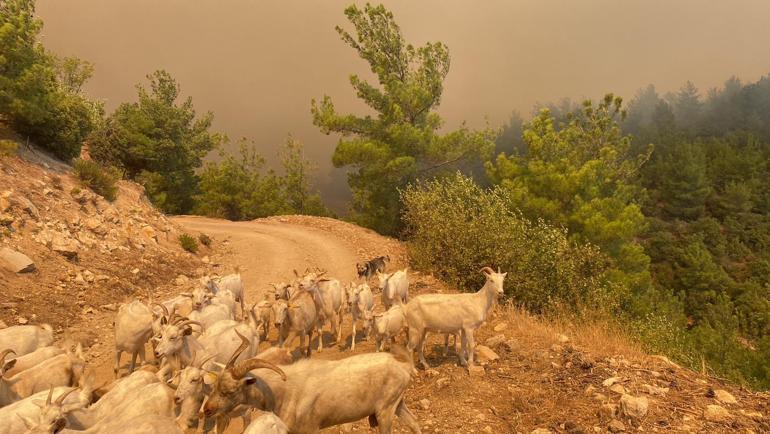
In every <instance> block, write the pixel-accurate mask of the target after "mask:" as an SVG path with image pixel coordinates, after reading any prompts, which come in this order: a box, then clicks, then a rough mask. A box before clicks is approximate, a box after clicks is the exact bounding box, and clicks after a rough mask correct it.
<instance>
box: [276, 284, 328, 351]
mask: <svg viewBox="0 0 770 434" xmlns="http://www.w3.org/2000/svg"><path fill="white" fill-rule="evenodd" d="M319 297H320V296H319V294H318V292H317V291H312V292H305V291H300V292H298V293H297V294H295V295H294V297H292V298H291V300H289V302H288V303H287V304H286V309H285V313H281V312H278V315H279V316H277V317H276V321H278V320H279V319H280V321H281V328H280V330H279V333H280V338H279V346H280V347H281V348H283V347H284V346H286V345H291V343H292V342H293V341H294V338H295V337H296V336H297V335H299V348H300V351H302V348H303V347H304V346H305V337H307V338H308V343H307V352H306V355H307V357H310V351H311V350H310V347H311V346H312V345H311V343H312V341H313V330H314V329H318V331H319V338H318V351H321V350H322V349H323V339H322V338H321V333H320V330H321V326H322V325H323V322H322V321H321V318H320V315H319V310H318V308H317V307H316V306H318V305H320V304H321V303H322V302H321V301H320V300H319Z"/></svg>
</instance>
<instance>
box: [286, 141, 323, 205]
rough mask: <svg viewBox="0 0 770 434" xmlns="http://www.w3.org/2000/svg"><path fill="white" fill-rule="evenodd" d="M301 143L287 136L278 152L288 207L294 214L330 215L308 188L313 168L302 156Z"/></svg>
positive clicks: (317, 196)
mask: <svg viewBox="0 0 770 434" xmlns="http://www.w3.org/2000/svg"><path fill="white" fill-rule="evenodd" d="M303 148H304V147H303V145H302V143H301V142H300V141H299V140H296V139H294V138H293V137H291V136H289V138H288V139H286V143H285V144H284V147H283V149H282V150H281V152H280V158H281V165H282V166H283V176H282V177H281V185H282V187H283V189H284V191H285V196H286V201H287V202H288V206H289V208H291V209H292V211H293V212H294V213H296V214H305V215H321V216H325V215H331V212H330V211H329V210H328V209H327V208H326V206H325V205H324V204H323V201H322V200H321V196H319V195H318V193H313V192H311V190H310V175H311V173H312V172H313V170H314V169H315V168H314V167H313V165H312V164H311V163H310V162H309V161H307V160H305V159H304V158H303Z"/></svg>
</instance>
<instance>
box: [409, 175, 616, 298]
mask: <svg viewBox="0 0 770 434" xmlns="http://www.w3.org/2000/svg"><path fill="white" fill-rule="evenodd" d="M401 198H402V201H403V204H404V214H403V219H404V223H405V225H406V235H407V238H408V246H409V253H410V255H411V257H412V259H413V262H414V263H415V265H416V266H417V267H418V268H423V269H427V270H430V271H432V272H435V273H437V274H438V275H440V276H441V277H442V278H444V279H446V280H448V281H450V282H452V283H454V284H456V285H457V286H459V287H460V288H461V289H465V290H471V291H475V290H477V289H478V288H480V287H481V285H482V284H483V276H482V275H481V273H479V271H478V270H479V269H480V268H481V267H483V266H491V267H493V268H497V267H500V269H501V270H503V271H507V272H508V277H507V279H506V282H505V283H506V285H505V290H506V294H507V295H509V296H511V297H512V298H513V299H515V300H516V301H517V302H519V303H522V304H523V305H525V306H526V307H527V308H528V309H531V310H533V311H536V312H542V311H546V310H549V309H551V308H556V307H560V308H562V307H568V308H571V309H573V310H575V311H577V312H579V311H582V310H584V309H590V310H595V308H596V307H599V308H601V309H604V310H607V311H611V310H614V308H615V307H616V306H617V304H618V302H619V299H620V296H619V294H617V290H616V289H614V288H613V287H612V286H611V285H608V284H606V282H605V279H604V278H605V273H604V271H605V269H606V268H607V264H608V263H607V259H606V257H605V256H604V255H603V254H601V253H600V252H599V250H598V249H597V248H595V247H592V246H578V245H575V244H574V243H571V242H570V241H569V240H568V239H567V234H566V231H564V230H562V229H556V228H553V227H550V226H548V225H546V224H545V223H543V222H542V221H538V222H530V221H529V220H527V219H525V218H523V217H522V216H521V214H520V213H519V212H518V211H516V210H515V209H513V208H512V206H511V203H512V201H511V198H510V197H509V194H508V193H507V192H506V191H505V190H503V189H500V188H495V189H492V190H485V189H482V188H481V187H479V186H478V185H476V184H475V183H474V182H473V180H472V179H470V178H468V177H465V176H463V175H461V174H457V175H456V176H453V177H449V178H446V179H441V180H436V181H431V182H427V183H422V184H418V185H412V186H409V187H407V189H406V190H405V191H403V192H402V194H401Z"/></svg>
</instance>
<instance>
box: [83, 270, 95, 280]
mask: <svg viewBox="0 0 770 434" xmlns="http://www.w3.org/2000/svg"><path fill="white" fill-rule="evenodd" d="M83 278H84V279H85V280H86V282H88V283H91V282H93V281H94V280H96V276H94V273H92V272H90V271H88V270H84V271H83Z"/></svg>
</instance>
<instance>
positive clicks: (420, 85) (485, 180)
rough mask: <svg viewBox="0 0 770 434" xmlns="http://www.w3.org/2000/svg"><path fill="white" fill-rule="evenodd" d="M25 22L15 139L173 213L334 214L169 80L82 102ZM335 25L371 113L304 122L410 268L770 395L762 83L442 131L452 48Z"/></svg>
mask: <svg viewBox="0 0 770 434" xmlns="http://www.w3.org/2000/svg"><path fill="white" fill-rule="evenodd" d="M34 8H35V4H34V1H33V0H0V121H2V122H3V123H5V124H6V125H8V126H9V127H10V128H12V129H13V130H14V131H15V132H16V133H17V134H19V135H20V136H22V137H25V138H28V140H29V141H31V142H34V143H36V144H37V145H38V146H41V147H43V148H45V149H47V150H48V151H50V152H51V153H52V154H53V155H55V156H57V157H59V158H61V159H62V160H65V161H72V160H73V159H77V158H78V156H79V155H80V150H81V146H83V145H84V144H87V146H88V151H89V154H90V156H91V158H92V159H93V161H94V162H96V163H97V164H98V165H99V166H100V167H101V168H102V169H101V170H104V171H105V172H106V173H114V174H116V175H115V177H123V178H126V179H132V180H135V181H137V182H139V183H140V184H142V185H143V186H144V188H145V190H146V193H147V195H148V197H149V199H150V200H151V201H152V202H153V203H154V204H155V205H156V206H157V207H159V208H160V209H161V210H163V211H164V212H166V213H169V214H190V213H195V214H201V215H207V216H213V217H221V218H227V219H232V220H247V219H254V218H258V217H263V216H268V215H278V214H313V215H331V214H332V213H331V212H330V211H329V210H328V208H327V207H326V206H325V205H324V204H323V202H322V201H321V199H320V196H319V195H318V193H317V191H315V189H314V187H313V185H312V179H313V170H314V165H313V163H312V162H310V161H308V160H307V159H306V158H305V156H304V153H303V149H304V148H303V144H302V143H300V142H299V141H298V140H296V139H294V138H292V137H288V138H287V140H286V143H285V144H284V145H283V146H282V147H281V151H280V152H281V153H280V162H281V170H279V171H274V170H272V169H268V168H267V167H266V165H265V160H264V158H263V156H261V155H259V154H257V153H256V151H255V150H254V148H253V147H252V146H251V145H250V141H249V139H242V140H240V141H239V142H238V149H239V152H238V153H236V154H230V153H227V152H225V151H224V149H225V148H226V147H225V146H224V145H225V144H227V143H229V141H230V139H229V138H228V137H227V136H226V135H225V134H222V133H220V132H216V131H214V129H213V128H212V121H213V117H214V114H213V113H210V112H206V113H199V112H197V111H196V109H195V106H194V104H193V99H192V98H190V97H188V98H183V97H181V95H182V93H181V85H180V83H178V82H177V81H176V80H175V78H174V77H172V76H171V75H170V74H169V73H168V72H165V71H162V70H159V71H155V72H151V73H150V74H149V75H148V76H147V77H146V79H145V80H144V81H141V82H140V83H139V84H137V86H136V92H137V93H136V96H137V99H136V101H133V102H124V103H122V104H120V105H119V106H118V107H117V108H116V109H115V110H114V111H113V112H112V113H105V110H104V107H103V105H102V104H101V103H100V102H97V100H95V99H93V98H91V97H89V96H88V95H87V94H86V92H85V91H84V90H83V87H84V84H85V83H87V81H88V79H89V78H90V76H91V75H92V74H93V66H92V65H91V64H89V63H88V62H87V61H84V60H81V59H77V58H61V57H59V56H57V55H55V54H54V53H52V52H50V51H49V50H47V49H46V48H45V47H44V46H43V45H42V43H41V42H40V34H41V30H42V25H43V23H42V21H41V20H40V19H39V18H37V17H36V15H35V9H34ZM344 15H345V17H346V18H347V24H346V25H345V26H343V25H341V26H339V27H337V28H336V30H337V32H338V34H339V37H340V39H341V43H343V44H347V45H348V46H350V48H351V49H352V50H354V51H355V52H356V54H357V55H358V56H359V57H360V58H361V60H362V61H363V62H366V63H367V64H368V66H369V69H370V70H371V72H372V77H374V80H375V82H369V81H367V80H366V79H365V78H364V77H360V76H358V75H351V76H350V84H351V86H352V88H353V89H352V91H353V92H354V93H355V94H356V95H357V96H358V97H359V98H360V99H361V101H362V102H363V103H365V104H366V105H367V106H368V108H369V110H367V112H366V113H340V112H339V111H338V109H337V107H336V106H335V104H334V102H333V96H330V95H319V97H318V98H317V99H314V100H313V101H311V102H310V105H309V110H310V114H311V117H312V122H313V124H314V125H315V126H317V127H318V128H319V130H320V131H321V132H323V133H325V134H334V135H338V136H339V137H340V140H339V142H338V144H337V146H336V149H335V150H334V153H333V155H332V162H333V164H334V165H335V167H338V168H341V169H344V170H346V173H347V174H348V184H349V187H350V189H351V192H352V200H351V203H350V207H349V213H348V214H347V215H346V216H345V218H346V219H348V220H350V221H352V222H355V223H357V224H359V225H362V226H365V227H368V228H372V229H374V230H376V231H378V232H380V233H383V234H388V235H394V236H398V237H401V238H403V239H405V240H406V241H407V242H408V243H409V246H410V252H411V255H412V257H413V260H414V262H415V263H416V264H418V266H419V267H420V268H423V269H425V270H429V271H432V272H435V273H436V274H438V275H439V276H442V277H443V278H445V279H446V280H448V281H450V282H453V283H454V284H455V285H457V286H458V287H460V288H471V287H473V285H475V284H477V283H478V281H476V280H475V279H476V278H475V277H471V276H475V275H476V273H475V271H476V270H478V268H479V267H480V266H481V265H482V264H483V265H492V266H494V267H501V268H504V269H506V270H508V271H509V272H510V276H511V278H509V279H508V280H507V281H506V291H507V294H508V296H509V297H510V298H512V299H513V300H514V301H515V302H516V303H519V304H522V305H524V306H525V307H527V308H528V309H530V310H532V311H536V312H540V313H543V314H546V315H547V314H555V313H559V314H564V313H565V312H566V313H568V314H569V315H573V316H575V317H576V318H580V317H588V316H594V315H600V316H602V317H605V318H611V319H612V320H613V321H614V322H615V323H616V324H617V325H618V327H621V328H623V329H624V330H626V331H627V333H628V334H629V336H631V337H633V338H634V339H637V340H638V341H639V342H641V343H642V344H643V345H645V346H646V347H647V348H648V349H649V350H650V351H655V352H661V353H665V354H667V355H669V356H671V357H672V358H674V359H675V360H677V361H679V362H680V363H684V364H686V365H688V366H690V367H694V368H696V369H708V370H710V371H711V372H712V373H714V374H716V375H719V376H722V377H726V378H729V379H730V380H733V381H736V382H740V383H744V384H747V385H750V386H752V387H755V388H760V389H767V388H770V184H769V183H768V182H767V180H768V179H769V178H770V75H768V76H764V77H762V78H760V79H759V80H757V81H756V82H743V81H741V80H740V79H739V78H737V77H730V78H728V79H727V80H726V81H725V82H724V85H722V86H721V87H719V88H715V89H708V90H704V89H698V88H697V87H696V86H695V85H694V84H692V83H690V82H687V83H685V84H684V85H683V86H682V87H681V88H680V89H679V90H677V91H675V92H671V93H662V94H661V93H659V92H658V90H657V89H656V87H655V86H654V85H651V84H650V85H646V84H645V83H640V86H642V87H641V88H640V90H639V91H638V92H637V93H636V94H635V95H633V96H631V97H630V98H622V97H621V96H618V95H615V94H612V93H608V94H606V95H603V96H602V95H597V98H596V99H594V100H586V101H579V102H576V101H572V100H569V99H564V100H561V101H556V102H553V103H547V104H541V105H538V106H536V107H534V108H533V110H532V112H531V113H529V114H524V115H522V114H519V113H516V112H514V113H513V114H512V115H511V117H510V119H509V121H508V122H507V123H506V124H505V125H502V126H499V127H498V126H493V125H488V126H486V127H485V128H482V129H473V128H470V127H468V126H466V125H461V126H460V127H459V128H456V129H451V128H448V127H447V126H446V125H444V122H443V120H442V118H441V116H440V115H439V112H438V107H439V105H440V102H441V97H442V94H443V91H444V81H445V78H446V77H447V75H448V74H449V72H450V54H449V53H450V51H449V47H447V46H446V45H444V44H443V43H441V42H431V43H426V44H425V45H423V46H413V45H411V44H409V43H408V42H407V41H406V40H405V38H404V36H403V34H402V32H401V29H400V28H399V26H398V24H397V23H396V20H395V18H394V16H393V14H392V13H391V12H389V11H388V10H387V9H386V8H385V7H383V6H381V5H380V6H372V5H366V6H365V7H357V6H350V7H348V8H347V9H345V11H344ZM342 20H343V17H342V16H341V17H340V21H342ZM322 89H323V83H319V94H320V93H321V92H322ZM212 156H213V157H215V158H211V157H212ZM106 179H109V176H107V177H106ZM107 182H109V181H107Z"/></svg>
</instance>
